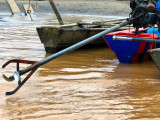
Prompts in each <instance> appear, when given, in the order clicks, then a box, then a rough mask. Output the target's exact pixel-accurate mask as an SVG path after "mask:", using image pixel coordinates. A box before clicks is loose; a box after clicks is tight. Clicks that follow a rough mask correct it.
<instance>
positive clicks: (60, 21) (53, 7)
mask: <svg viewBox="0 0 160 120" xmlns="http://www.w3.org/2000/svg"><path fill="white" fill-rule="evenodd" d="M49 3H50V4H51V7H52V9H53V11H54V13H55V14H56V16H57V19H58V22H59V24H60V25H64V23H63V20H62V18H61V16H60V14H59V12H58V10H57V8H56V5H55V4H54V2H53V0H49Z"/></svg>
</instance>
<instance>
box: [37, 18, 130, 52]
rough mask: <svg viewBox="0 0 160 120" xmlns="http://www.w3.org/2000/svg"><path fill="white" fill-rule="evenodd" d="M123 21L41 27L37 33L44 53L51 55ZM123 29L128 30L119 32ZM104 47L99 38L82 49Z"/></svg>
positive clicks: (101, 39)
mask: <svg viewBox="0 0 160 120" xmlns="http://www.w3.org/2000/svg"><path fill="white" fill-rule="evenodd" d="M125 19H126V18H122V19H115V20H108V21H96V22H79V23H75V24H69V25H57V26H56V25H55V26H42V27H37V32H38V35H39V37H40V40H41V42H42V43H43V44H44V47H45V50H46V52H49V53H53V52H57V51H59V50H61V49H64V48H66V47H69V46H71V45H73V44H75V43H78V42H80V41H82V40H84V39H86V38H88V37H91V36H93V35H95V34H98V33H100V32H101V31H104V30H106V29H107V28H110V27H112V26H114V25H116V24H119V23H121V22H122V21H123V20H125ZM124 29H128V26H127V27H122V28H121V30H124ZM104 45H105V42H104V40H103V38H99V39H97V40H95V41H94V42H92V43H90V44H88V45H86V46H84V47H98V46H104ZM84 47H83V48H84Z"/></svg>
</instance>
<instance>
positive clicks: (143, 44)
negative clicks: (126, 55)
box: [137, 42, 146, 54]
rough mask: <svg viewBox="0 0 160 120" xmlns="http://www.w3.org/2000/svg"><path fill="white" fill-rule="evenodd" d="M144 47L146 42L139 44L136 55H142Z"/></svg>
mask: <svg viewBox="0 0 160 120" xmlns="http://www.w3.org/2000/svg"><path fill="white" fill-rule="evenodd" d="M145 46H146V42H140V45H139V48H138V50H137V54H141V53H143V51H144V48H145Z"/></svg>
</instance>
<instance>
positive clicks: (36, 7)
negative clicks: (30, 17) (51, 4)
mask: <svg viewBox="0 0 160 120" xmlns="http://www.w3.org/2000/svg"><path fill="white" fill-rule="evenodd" d="M35 9H36V10H37V9H38V2H37V0H36V8H35Z"/></svg>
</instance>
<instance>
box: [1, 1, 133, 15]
mask: <svg viewBox="0 0 160 120" xmlns="http://www.w3.org/2000/svg"><path fill="white" fill-rule="evenodd" d="M15 1H16V3H17V4H18V6H19V7H20V9H21V12H24V8H23V4H24V3H28V0H15ZM54 2H55V4H56V6H57V9H58V10H59V12H60V13H61V14H83V15H102V16H111V15H116V16H121V15H125V16H128V13H129V11H130V7H129V1H115V0H79V1H77V0H54ZM35 3H36V2H35V1H32V6H33V8H35ZM38 5H39V10H35V14H44V13H45V14H47V13H52V14H54V12H53V11H52V9H51V6H50V4H48V1H46V0H45V1H38ZM0 13H1V14H2V13H4V14H6V13H11V10H10V7H9V5H8V3H7V1H6V0H5V1H4V0H0Z"/></svg>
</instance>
